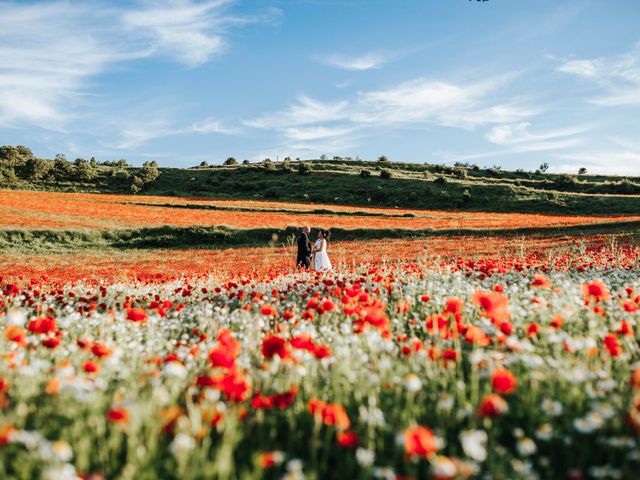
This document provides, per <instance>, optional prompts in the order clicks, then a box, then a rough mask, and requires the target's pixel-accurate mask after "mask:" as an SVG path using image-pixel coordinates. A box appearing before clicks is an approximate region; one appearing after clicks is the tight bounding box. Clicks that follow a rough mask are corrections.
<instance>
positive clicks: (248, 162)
mask: <svg viewBox="0 0 640 480" xmlns="http://www.w3.org/2000/svg"><path fill="white" fill-rule="evenodd" d="M250 163H251V162H250V161H249V160H247V159H246V158H245V159H244V160H243V161H242V164H243V165H249V164H250Z"/></svg>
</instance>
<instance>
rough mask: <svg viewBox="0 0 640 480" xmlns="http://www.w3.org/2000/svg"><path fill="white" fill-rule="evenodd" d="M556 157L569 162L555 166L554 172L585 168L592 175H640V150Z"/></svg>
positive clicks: (562, 154)
mask: <svg viewBox="0 0 640 480" xmlns="http://www.w3.org/2000/svg"><path fill="white" fill-rule="evenodd" d="M554 156H555V157H556V158H559V159H562V160H568V162H565V163H562V164H559V165H557V166H555V165H554V170H555V171H558V172H566V173H570V172H576V171H577V170H578V168H581V167H584V168H586V169H587V171H589V172H590V173H598V174H602V175H640V150H596V151H593V150H589V151H583V152H573V153H559V154H556V155H554Z"/></svg>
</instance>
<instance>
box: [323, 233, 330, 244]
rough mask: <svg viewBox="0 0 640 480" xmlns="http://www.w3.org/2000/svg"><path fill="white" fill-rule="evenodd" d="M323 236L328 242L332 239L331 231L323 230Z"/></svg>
mask: <svg viewBox="0 0 640 480" xmlns="http://www.w3.org/2000/svg"><path fill="white" fill-rule="evenodd" d="M322 236H323V237H324V239H325V240H326V241H327V242H328V241H329V240H330V239H331V230H322Z"/></svg>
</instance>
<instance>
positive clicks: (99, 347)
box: [91, 343, 111, 358]
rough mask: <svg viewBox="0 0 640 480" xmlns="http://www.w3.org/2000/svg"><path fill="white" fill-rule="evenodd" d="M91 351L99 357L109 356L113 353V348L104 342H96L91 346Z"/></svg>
mask: <svg viewBox="0 0 640 480" xmlns="http://www.w3.org/2000/svg"><path fill="white" fill-rule="evenodd" d="M91 353H93V354H94V355H95V356H96V357H98V358H102V357H108V356H109V355H111V349H110V348H109V347H107V346H106V345H105V344H104V343H94V344H93V345H92V346H91Z"/></svg>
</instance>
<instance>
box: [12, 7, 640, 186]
mask: <svg viewBox="0 0 640 480" xmlns="http://www.w3.org/2000/svg"><path fill="white" fill-rule="evenodd" d="M638 25H640V1H638V0H569V1H562V0H528V1H526V0H519V1H513V0H489V1H485V2H477V1H475V0H473V1H468V0H402V1H393V0H385V1H383V0H253V1H249V0H245V1H243V0H237V1H232V0H228V1H223V0H162V1H161V0H153V1H152V0H128V1H119V2H100V1H91V2H85V1H75V2H74V1H9V2H7V1H4V2H3V1H1V0H0V143H2V144H25V145H28V146H31V147H32V148H33V150H34V151H35V153H36V154H38V155H41V156H53V155H55V154H56V153H65V154H66V155H67V157H69V158H72V159H73V158H76V157H78V156H82V157H91V156H95V157H96V158H98V159H99V160H107V159H118V158H127V159H129V160H130V161H132V162H133V163H136V164H139V163H141V162H143V161H145V160H151V159H154V160H157V161H158V162H159V164H160V165H162V166H192V165H195V164H198V163H200V162H201V161H203V160H206V161H208V162H209V163H220V162H222V161H223V160H224V159H225V158H226V157H228V156H235V157H236V158H238V159H245V158H247V159H251V160H261V159H263V158H265V157H271V158H273V159H275V158H276V156H279V158H281V159H282V158H283V157H285V156H287V155H289V156H291V157H294V158H295V157H302V158H316V157H318V156H319V155H320V154H323V153H324V154H326V155H329V156H333V155H342V156H352V157H356V156H359V157H361V158H365V159H372V158H377V157H378V156H379V155H381V154H386V155H387V156H388V157H389V158H391V159H392V160H399V161H409V162H431V163H448V164H451V163H453V162H456V161H468V162H471V163H477V164H479V165H486V166H492V165H501V166H503V168H510V169H515V168H525V169H535V168H536V167H537V166H538V165H539V164H540V163H542V162H548V163H549V164H550V165H551V169H552V170H554V171H562V172H575V171H577V169H578V168H580V167H586V168H587V169H588V170H589V171H590V172H593V173H596V172H601V173H612V174H613V173H625V174H635V175H640V121H639V120H640V29H639V28H638Z"/></svg>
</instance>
